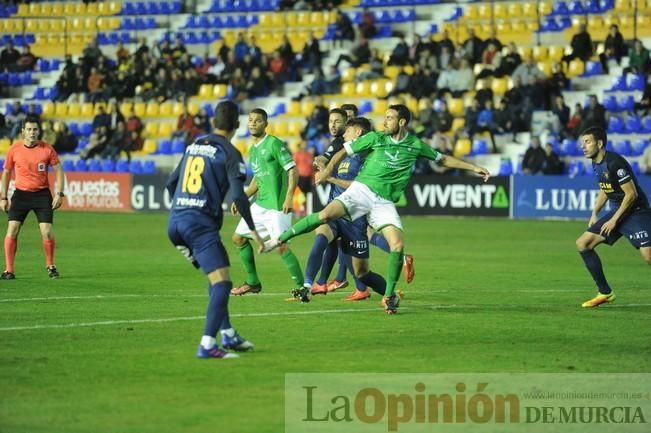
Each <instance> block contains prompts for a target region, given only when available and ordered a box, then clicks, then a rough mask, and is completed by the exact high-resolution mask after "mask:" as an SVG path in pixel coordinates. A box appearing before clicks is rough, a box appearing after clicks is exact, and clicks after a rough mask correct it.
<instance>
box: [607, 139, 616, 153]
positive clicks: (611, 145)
mask: <svg viewBox="0 0 651 433" xmlns="http://www.w3.org/2000/svg"><path fill="white" fill-rule="evenodd" d="M606 150H607V151H608V152H614V151H615V143H614V142H613V140H608V141H607V142H606Z"/></svg>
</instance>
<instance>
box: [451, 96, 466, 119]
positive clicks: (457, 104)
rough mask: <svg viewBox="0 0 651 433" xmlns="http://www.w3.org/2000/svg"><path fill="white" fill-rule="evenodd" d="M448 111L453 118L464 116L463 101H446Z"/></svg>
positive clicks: (458, 99)
mask: <svg viewBox="0 0 651 433" xmlns="http://www.w3.org/2000/svg"><path fill="white" fill-rule="evenodd" d="M448 111H450V114H452V116H453V117H461V116H463V114H464V107H463V99H461V98H451V99H449V100H448Z"/></svg>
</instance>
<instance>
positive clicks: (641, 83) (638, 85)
mask: <svg viewBox="0 0 651 433" xmlns="http://www.w3.org/2000/svg"><path fill="white" fill-rule="evenodd" d="M645 85H646V80H645V76H644V75H637V74H632V75H631V77H630V80H629V83H628V90H640V91H643V90H644V87H645Z"/></svg>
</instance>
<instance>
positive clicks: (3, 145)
mask: <svg viewBox="0 0 651 433" xmlns="http://www.w3.org/2000/svg"><path fill="white" fill-rule="evenodd" d="M10 147H11V140H9V139H8V138H3V139H0V153H2V154H6V153H7V151H8V150H9V148H10Z"/></svg>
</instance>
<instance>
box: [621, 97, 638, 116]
mask: <svg viewBox="0 0 651 433" xmlns="http://www.w3.org/2000/svg"><path fill="white" fill-rule="evenodd" d="M617 105H618V108H619V111H627V112H632V111H633V109H634V108H635V98H633V95H624V96H622V97H621V98H619V103H618V104H617Z"/></svg>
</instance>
